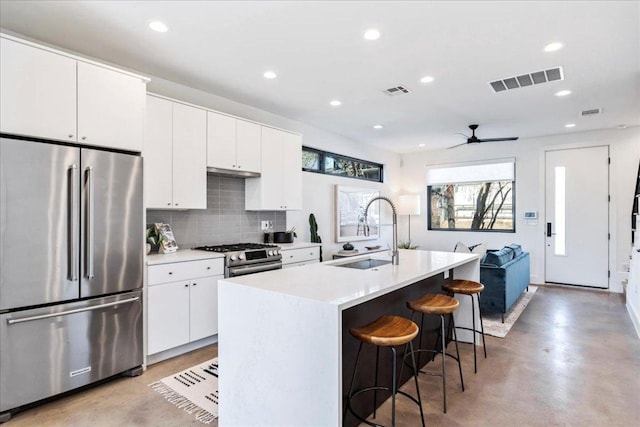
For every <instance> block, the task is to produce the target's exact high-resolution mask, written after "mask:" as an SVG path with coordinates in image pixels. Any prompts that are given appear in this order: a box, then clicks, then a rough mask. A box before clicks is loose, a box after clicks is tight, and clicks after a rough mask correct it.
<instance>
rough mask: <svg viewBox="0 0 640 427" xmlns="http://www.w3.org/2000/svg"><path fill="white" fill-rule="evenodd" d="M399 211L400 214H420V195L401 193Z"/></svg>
mask: <svg viewBox="0 0 640 427" xmlns="http://www.w3.org/2000/svg"><path fill="white" fill-rule="evenodd" d="M398 213H399V214H400V215H420V195H419V194H403V195H401V196H400V197H399V198H398Z"/></svg>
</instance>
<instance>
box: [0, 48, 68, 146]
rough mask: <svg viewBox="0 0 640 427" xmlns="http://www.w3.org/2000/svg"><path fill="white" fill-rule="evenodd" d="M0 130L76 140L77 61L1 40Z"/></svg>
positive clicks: (38, 136) (61, 139)
mask: <svg viewBox="0 0 640 427" xmlns="http://www.w3.org/2000/svg"><path fill="white" fill-rule="evenodd" d="M0 129H1V130H2V132H5V133H11V134H18V135H26V136H33V137H37V138H51V139H56V140H60V141H76V60H75V59H71V58H68V57H66V56H62V55H57V54H55V53H52V52H49V51H46V50H42V49H37V48H34V47H31V46H27V45H24V44H22V43H16V42H14V41H12V40H7V39H5V38H2V39H0Z"/></svg>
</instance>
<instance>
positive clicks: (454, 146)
mask: <svg viewBox="0 0 640 427" xmlns="http://www.w3.org/2000/svg"><path fill="white" fill-rule="evenodd" d="M467 144H468V142H463V143H462V144H456V145H453V146H451V147H447V150H451V149H452V148H456V147H460V146H461V145H467Z"/></svg>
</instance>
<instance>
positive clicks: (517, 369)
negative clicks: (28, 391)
mask: <svg viewBox="0 0 640 427" xmlns="http://www.w3.org/2000/svg"><path fill="white" fill-rule="evenodd" d="M487 348H488V353H489V354H488V356H489V357H488V358H487V359H484V358H481V359H479V361H478V373H477V374H474V373H473V352H472V348H471V346H470V345H461V348H460V350H461V353H462V355H461V356H462V359H463V370H464V381H465V392H462V391H461V390H460V386H459V379H458V378H457V375H458V372H457V369H455V361H453V360H451V361H449V360H447V368H448V371H447V377H448V382H447V389H448V390H447V391H448V393H447V396H448V399H447V414H443V413H442V395H441V388H440V379H439V378H438V377H426V376H424V375H422V376H420V380H419V382H420V390H421V394H422V399H423V407H424V411H425V420H426V424H427V426H607V427H613V426H625V427H626V426H639V425H640V339H638V336H637V335H636V333H635V331H634V329H633V326H632V324H631V320H630V319H629V315H628V314H627V311H626V308H625V306H624V301H623V298H622V296H621V295H617V294H608V293H605V292H598V291H589V290H581V289H569V288H562V287H553V286H541V287H539V288H538V291H537V292H536V294H535V296H534V298H533V299H532V301H531V303H530V304H529V306H528V307H527V308H526V309H525V311H524V313H523V314H522V316H521V317H520V319H518V321H517V322H516V324H515V326H514V327H513V328H512V329H511V331H510V332H509V334H508V335H507V337H506V339H500V338H493V337H487ZM217 351H218V349H217V347H216V346H211V347H207V348H204V349H201V350H198V351H195V352H192V353H189V354H187V355H184V356H181V357H178V358H175V359H172V360H168V361H165V362H161V363H158V364H156V365H153V366H151V367H150V368H149V369H148V370H147V371H146V372H145V373H144V374H143V375H141V376H139V377H136V378H120V379H116V380H113V381H110V382H108V383H105V384H101V385H98V386H96V387H92V388H90V389H87V390H84V391H81V392H78V393H74V394H72V395H69V396H66V397H63V398H60V399H56V400H54V401H51V402H48V403H46V404H43V405H39V406H36V407H34V408H31V409H28V410H26V411H24V412H20V413H17V414H16V415H14V417H13V418H12V419H11V420H10V421H9V422H8V423H6V424H5V425H6V426H7V427H21V426H65V427H68V426H78V427H80V426H82V427H84V426H92V427H103V426H186V425H200V426H202V424H200V423H198V422H197V421H195V419H194V418H193V416H192V415H189V414H187V413H185V412H184V411H182V410H181V409H178V408H176V407H174V406H173V405H171V404H170V403H167V402H166V401H165V400H164V399H163V398H162V397H161V396H159V395H158V394H156V393H155V392H153V391H152V390H151V389H150V388H149V387H147V385H148V384H149V383H152V382H154V381H156V380H158V379H160V378H163V377H165V376H167V375H170V374H172V373H174V372H178V371H180V370H182V369H186V368H188V367H190V366H193V365H195V364H198V363H201V362H204V361H206V360H208V359H210V358H212V357H215V356H216V355H217ZM256 357H259V355H256ZM436 362H438V364H439V359H436ZM222 369H224V368H222ZM403 389H404V390H407V391H409V392H413V391H414V389H413V384H412V382H410V383H407V384H406V385H405V386H404V388H403ZM389 406H390V405H389ZM282 410H285V411H286V410H287V409H286V407H283V408H282ZM388 414H389V408H388V407H387V406H383V408H382V410H380V411H379V412H378V418H377V419H376V421H377V422H381V423H386V424H387V425H388V421H389V417H388ZM416 414H417V408H416V407H415V404H413V403H411V404H408V403H405V402H403V401H402V398H399V401H398V407H397V420H396V421H397V425H399V426H418V425H420V423H419V419H418V417H417V416H416ZM306 424H307V425H313V422H312V420H307V423H306ZM265 425H268V422H265ZM211 426H214V427H217V422H214V423H212V424H211Z"/></svg>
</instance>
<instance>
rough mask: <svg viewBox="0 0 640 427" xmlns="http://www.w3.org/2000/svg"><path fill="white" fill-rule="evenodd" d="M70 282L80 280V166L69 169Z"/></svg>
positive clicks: (72, 166)
mask: <svg viewBox="0 0 640 427" xmlns="http://www.w3.org/2000/svg"><path fill="white" fill-rule="evenodd" d="M68 172H69V224H68V226H69V230H68V233H69V234H68V239H69V242H68V246H69V276H68V277H69V280H71V281H73V282H75V281H77V280H78V214H79V212H78V166H77V165H71V166H70V167H69V170H68Z"/></svg>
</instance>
